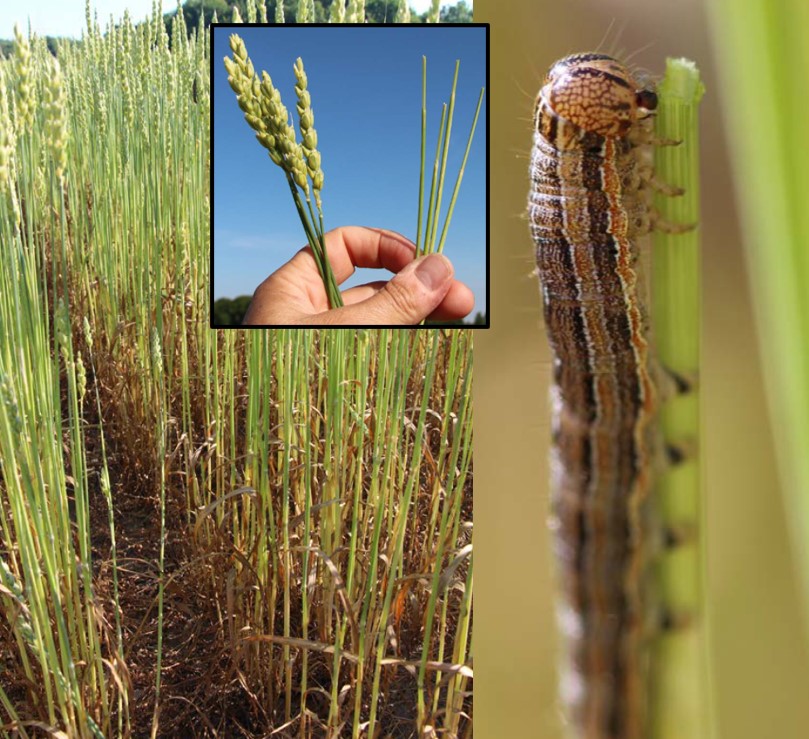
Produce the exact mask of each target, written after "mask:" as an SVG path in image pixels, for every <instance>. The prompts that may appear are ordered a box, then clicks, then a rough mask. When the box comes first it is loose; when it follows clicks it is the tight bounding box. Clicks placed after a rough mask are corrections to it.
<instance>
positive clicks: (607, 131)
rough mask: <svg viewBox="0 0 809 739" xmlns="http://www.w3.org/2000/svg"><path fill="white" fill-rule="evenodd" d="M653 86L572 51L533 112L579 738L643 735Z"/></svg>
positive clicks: (560, 548)
mask: <svg viewBox="0 0 809 739" xmlns="http://www.w3.org/2000/svg"><path fill="white" fill-rule="evenodd" d="M656 106H657V96H656V94H655V92H654V89H653V87H652V86H651V84H648V83H646V82H645V81H644V80H640V79H637V78H636V77H635V76H634V75H633V74H632V73H631V72H630V71H629V70H628V69H627V68H626V67H625V66H624V65H623V64H621V63H620V62H619V61H617V60H616V59H614V58H612V57H610V56H607V55H605V54H599V53H583V54H575V55H572V56H568V57H565V58H563V59H561V60H560V61H558V62H556V63H555V64H554V65H553V66H552V67H551V68H550V71H549V72H548V74H547V76H546V78H545V81H544V83H543V86H542V88H541V90H540V92H539V95H538V97H537V101H536V105H535V109H534V132H533V149H532V153H531V164H530V180H531V189H530V195H529V203H528V211H529V221H530V226H531V234H532V237H533V240H534V243H535V246H536V261H537V272H538V275H539V279H540V286H541V293H542V299H543V308H544V317H545V326H546V331H547V334H548V338H549V341H550V345H551V349H552V353H553V385H552V389H551V405H552V412H553V426H552V434H553V437H552V442H553V445H552V457H551V476H552V481H551V506H552V514H551V529H552V532H553V534H554V549H555V554H556V557H557V560H558V570H559V573H558V575H559V579H560V581H561V598H560V603H559V606H558V621H559V624H560V628H561V630H562V632H563V636H564V640H565V643H566V659H565V667H564V670H563V677H562V685H561V693H562V699H563V702H564V704H565V706H566V709H567V713H568V718H569V721H570V722H571V723H572V724H573V726H574V727H575V729H576V730H577V732H578V735H579V736H581V737H586V739H644V737H645V736H647V733H646V730H645V727H646V701H647V690H648V688H647V685H648V679H647V673H648V665H647V662H648V656H647V651H646V649H645V643H646V640H647V639H646V637H647V634H648V621H649V617H650V613H651V612H652V606H651V603H650V600H651V598H650V594H649V592H648V587H647V585H646V583H645V581H646V578H645V570H646V567H645V557H646V551H647V545H648V539H649V537H650V533H649V528H650V527H649V523H648V512H649V511H648V504H649V493H650V490H651V486H652V483H653V473H652V470H653V468H654V466H655V465H654V462H655V460H656V458H657V456H658V454H659V443H658V440H657V435H656V431H655V417H656V413H657V407H658V395H659V393H658V387H657V383H656V382H655V378H654V375H653V372H652V360H651V348H650V338H649V329H648V319H647V311H646V308H645V305H644V294H643V292H644V291H643V289H642V280H641V277H640V275H639V273H638V267H637V265H638V243H637V240H638V238H639V237H640V236H642V235H643V234H645V233H647V232H648V231H649V230H650V227H651V224H650V221H651V216H650V212H651V208H650V191H651V188H650V186H649V185H650V180H651V177H652V164H651V143H652V141H653V134H652V125H653V115H654V110H655V108H656Z"/></svg>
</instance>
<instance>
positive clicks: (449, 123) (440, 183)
mask: <svg viewBox="0 0 809 739" xmlns="http://www.w3.org/2000/svg"><path fill="white" fill-rule="evenodd" d="M460 68H461V60H460V59H456V61H455V75H454V76H453V78H452V92H451V93H450V96H449V112H448V113H447V124H446V126H447V129H446V132H445V133H444V148H443V150H442V152H441V176H440V178H439V180H438V195H437V197H436V202H435V214H434V216H433V229H432V232H431V234H430V246H429V249H430V251H431V252H434V251H435V237H436V233H437V232H438V219H439V216H440V215H441V196H442V194H443V192H444V175H445V174H446V172H447V158H448V156H449V140H450V135H451V134H452V116H453V114H454V113H455V89H456V87H457V86H458V71H459V70H460Z"/></svg>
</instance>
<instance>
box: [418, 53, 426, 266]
mask: <svg viewBox="0 0 809 739" xmlns="http://www.w3.org/2000/svg"><path fill="white" fill-rule="evenodd" d="M426 148H427V57H426V56H422V57H421V167H419V215H418V222H417V225H416V256H417V257H419V256H421V254H422V236H421V220H422V215H423V211H424V165H425V154H426Z"/></svg>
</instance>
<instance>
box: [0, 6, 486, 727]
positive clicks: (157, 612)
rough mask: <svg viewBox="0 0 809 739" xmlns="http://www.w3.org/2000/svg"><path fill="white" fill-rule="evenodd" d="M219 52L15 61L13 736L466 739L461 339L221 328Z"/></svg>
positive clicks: (3, 186) (97, 47)
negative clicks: (217, 268) (211, 296)
mask: <svg viewBox="0 0 809 739" xmlns="http://www.w3.org/2000/svg"><path fill="white" fill-rule="evenodd" d="M255 10H256V9H255V7H253V8H252V11H255ZM252 11H251V9H250V8H248V11H247V12H248V15H249V14H250V13H251V12H252ZM170 39H171V40H170ZM208 39H209V35H208V34H207V33H206V32H205V30H204V28H203V27H202V26H200V27H198V28H196V29H188V28H186V26H185V23H184V20H183V16H182V13H178V14H177V15H176V16H175V18H174V20H173V21H172V26H171V34H169V33H168V32H167V30H166V27H165V25H164V20H163V17H162V15H161V14H160V12H159V9H158V10H157V11H156V12H155V13H154V15H153V16H152V18H151V19H150V20H149V21H147V22H146V23H143V24H139V25H135V24H134V23H133V22H132V21H131V19H130V18H129V17H128V16H127V15H125V16H124V18H123V19H122V20H121V22H119V23H116V24H112V23H111V24H110V25H108V26H107V27H106V29H104V30H102V29H101V28H100V27H99V26H98V25H97V23H96V22H95V20H94V19H93V17H92V14H91V12H90V7H89V5H88V7H87V28H86V30H85V33H84V36H83V38H82V39H81V41H80V42H75V43H74V42H70V43H68V42H64V43H60V44H59V46H58V49H57V54H56V60H57V61H58V64H57V63H56V62H55V61H54V58H53V56H52V55H51V53H50V52H49V51H48V48H47V46H46V44H45V42H44V40H42V39H40V38H37V37H35V36H32V37H29V36H26V35H24V34H23V33H21V32H19V31H18V32H17V34H16V41H15V48H14V52H13V55H12V57H11V58H10V59H2V60H0V244H1V245H2V248H0V653H2V655H3V659H2V662H0V671H2V677H1V678H0V733H2V734H3V735H4V736H21V737H34V736H42V735H46V734H49V735H56V736H65V737H69V738H70V739H73V738H74V737H80V738H81V739H84V738H85V737H129V736H145V735H147V734H148V735H151V736H183V735H187V733H188V732H189V731H194V732H196V733H200V734H202V733H205V732H208V733H209V734H214V733H218V734H219V735H223V736H233V735H238V734H239V733H243V734H244V733H248V734H252V735H268V734H270V733H271V732H275V733H276V734H278V735H282V734H283V735H286V736H299V737H319V736H333V737H337V736H355V737H360V736H371V735H374V734H376V733H378V734H381V735H386V734H403V735H428V734H429V733H430V732H431V731H436V732H439V733H443V734H446V735H451V734H453V733H454V734H456V735H469V734H470V733H471V715H472V704H471V682H472V666H471V660H472V656H471V655H472V640H471V621H472V615H471V614H472V608H471V606H472V593H473V567H472V549H471V544H470V537H471V474H472V408H471V402H470V399H469V397H470V389H471V382H472V360H471V356H472V354H471V351H472V338H471V333H469V332H463V331H460V332H453V333H443V332H436V331H432V332H407V331H359V332H356V333H344V332H339V331H336V332H317V331H311V330H299V331H261V332H243V331H233V330H231V331H219V332H217V331H212V330H210V329H209V328H208V313H209V305H208V286H209V279H210V274H209V260H208V249H209V244H210V236H211V234H210V205H209V196H210V192H209V183H210V126H209V121H210V104H211V98H210V87H209V79H210V76H209V69H210V64H211V55H210V47H209V40H208ZM240 60H241V61H243V62H244V61H246V60H245V59H242V58H241V57H240ZM233 63H234V64H236V65H237V66H239V62H237V61H235V60H234V62H233ZM239 68H240V69H241V67H239ZM299 72H300V75H301V77H300V79H299V80H298V88H299V90H300V92H299V94H298V101H297V102H298V105H300V106H301V108H302V110H303V113H304V116H305V113H306V99H307V96H306V94H305V93H306V91H307V85H306V82H305V80H304V77H303V67H302V65H300V67H299ZM261 84H262V83H261V82H259V86H261ZM253 91H254V88H253V87H252V86H251V90H250V92H253ZM268 91H269V84H266V85H265V92H268ZM256 94H259V95H261V94H262V91H261V89H259V91H258V92H257V93H256ZM269 95H270V98H272V93H271V92H270V93H269ZM259 105H260V103H259ZM312 130H313V128H312V126H311V125H305V126H304V130H303V131H301V134H302V138H303V139H304V142H305V143H306V153H305V154H304V149H303V144H299V146H301V150H300V153H301V156H304V157H305V161H304V164H303V167H304V168H306V171H305V174H306V177H307V178H308V179H309V183H310V187H311V188H313V186H314V179H313V177H312V174H313V173H314V174H315V176H316V172H317V168H316V167H315V166H314V165H313V164H312V162H310V161H309V159H311V155H312V153H313V152H315V151H316V142H315V141H314V139H313V137H312V136H311V135H310V134H311V133H312ZM284 131H286V129H284ZM270 135H274V134H270ZM289 153H290V151H289V150H286V149H285V150H284V154H283V156H286V155H287V154H289ZM296 156H297V154H296ZM282 161H286V160H284V159H282ZM295 161H296V162H297V164H296V166H297V167H298V168H297V169H294V170H293V171H294V172H295V173H296V174H297V175H301V174H303V170H302V169H301V168H300V160H298V159H296V160H295ZM307 164H308V165H309V166H308V168H307ZM290 168H292V167H291V165H290ZM310 170H311V171H310ZM314 207H316V206H314ZM307 211H308V209H307ZM310 216H311V213H310ZM318 225H319V224H318ZM403 707H404V709H405V710H404V711H402V709H403Z"/></svg>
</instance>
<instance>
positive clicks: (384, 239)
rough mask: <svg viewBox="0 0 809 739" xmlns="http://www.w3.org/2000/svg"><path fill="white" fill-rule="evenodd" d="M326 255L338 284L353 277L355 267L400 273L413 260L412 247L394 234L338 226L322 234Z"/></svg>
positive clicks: (392, 232) (414, 254)
mask: <svg viewBox="0 0 809 739" xmlns="http://www.w3.org/2000/svg"><path fill="white" fill-rule="evenodd" d="M326 252H327V254H328V257H329V262H330V264H331V268H332V271H333V272H334V277H335V278H336V280H337V283H338V284H340V283H343V282H345V281H346V280H347V279H348V278H349V277H351V275H353V274H354V271H355V268H356V267H366V268H370V269H386V270H388V271H389V272H393V273H394V274H395V273H397V272H400V271H401V270H403V269H404V268H405V267H406V266H407V265H408V264H410V262H412V261H413V260H414V259H415V257H416V246H415V244H414V243H413V242H412V241H410V240H409V239H406V238H405V237H404V236H402V235H401V234H398V233H396V232H395V231H386V230H384V229H381V228H364V227H362V226H342V227H340V228H335V229H334V230H333V231H329V232H328V233H327V234H326Z"/></svg>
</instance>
